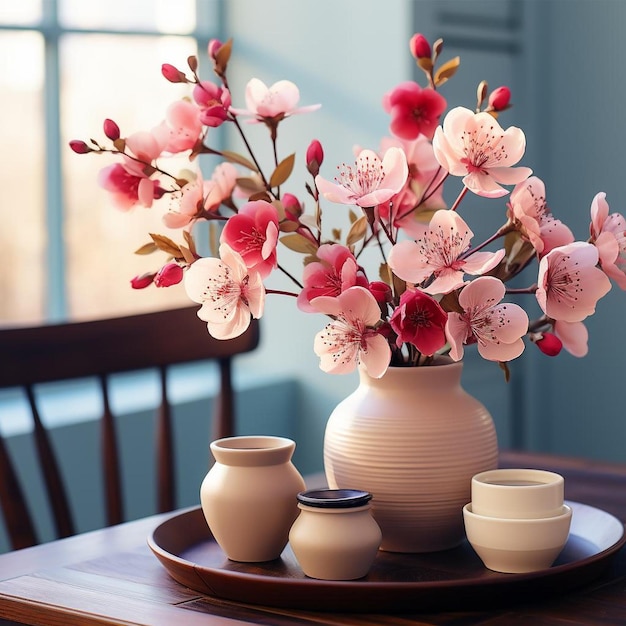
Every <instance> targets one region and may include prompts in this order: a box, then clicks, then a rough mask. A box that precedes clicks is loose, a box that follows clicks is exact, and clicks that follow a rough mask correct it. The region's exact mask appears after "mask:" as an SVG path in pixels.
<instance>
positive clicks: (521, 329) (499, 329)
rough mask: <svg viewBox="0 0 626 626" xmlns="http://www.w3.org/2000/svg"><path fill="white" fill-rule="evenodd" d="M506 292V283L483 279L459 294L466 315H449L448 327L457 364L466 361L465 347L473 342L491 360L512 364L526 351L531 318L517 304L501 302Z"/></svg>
mask: <svg viewBox="0 0 626 626" xmlns="http://www.w3.org/2000/svg"><path fill="white" fill-rule="evenodd" d="M505 292H506V289H505V287H504V283H503V282H502V281H501V280H499V279H497V278H494V277H493V276H481V277H480V278H476V279H475V280H473V281H472V282H471V283H469V284H468V285H466V286H465V287H464V288H463V290H462V291H461V293H460V294H459V305H460V306H461V307H462V308H463V313H457V312H451V313H448V323H447V324H446V337H447V338H448V341H449V342H450V346H451V349H450V356H451V357H452V358H453V359H454V360H455V361H459V360H461V359H462V358H463V346H464V345H469V344H472V343H476V344H478V352H479V354H480V355H481V356H482V357H483V358H484V359H487V360H489V361H501V362H504V361H510V360H512V359H515V358H517V357H518V356H519V355H520V354H521V353H522V352H523V351H524V341H523V340H522V337H523V336H524V335H525V334H526V332H527V330H528V315H526V312H525V311H524V309H522V307H520V306H518V305H517V304H510V303H500V301H501V300H502V298H504V294H505Z"/></svg>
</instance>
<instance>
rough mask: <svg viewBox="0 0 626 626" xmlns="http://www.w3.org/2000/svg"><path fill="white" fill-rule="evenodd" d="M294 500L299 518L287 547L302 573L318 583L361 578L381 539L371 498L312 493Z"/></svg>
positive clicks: (330, 491) (357, 492) (356, 493)
mask: <svg viewBox="0 0 626 626" xmlns="http://www.w3.org/2000/svg"><path fill="white" fill-rule="evenodd" d="M297 498H298V508H299V509H300V514H299V515H298V518H297V519H296V521H295V522H294V524H293V526H292V527H291V531H290V532H289V543H290V544H291V549H292V550H293V553H294V554H295V556H296V559H297V560H298V563H299V564H300V567H301V568H302V571H303V572H304V573H305V574H306V575H307V576H310V577H311V578H317V579H321V580H354V579H356V578H362V577H363V576H365V575H366V574H367V573H368V572H369V570H370V568H371V566H372V563H373V562H374V559H375V557H376V553H377V552H378V548H379V546H380V542H381V539H382V535H381V532H380V528H379V526H378V524H377V523H376V521H375V520H374V518H373V517H372V515H371V511H370V508H371V507H370V500H371V499H372V494H370V493H368V492H367V491H360V490H357V489H314V490H309V491H303V492H301V493H299V494H298V496H297Z"/></svg>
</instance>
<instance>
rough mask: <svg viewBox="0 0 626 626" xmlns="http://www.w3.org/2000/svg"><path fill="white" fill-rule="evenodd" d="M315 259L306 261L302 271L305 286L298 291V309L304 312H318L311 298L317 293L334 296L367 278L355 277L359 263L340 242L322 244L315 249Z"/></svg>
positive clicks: (363, 281) (363, 285)
mask: <svg viewBox="0 0 626 626" xmlns="http://www.w3.org/2000/svg"><path fill="white" fill-rule="evenodd" d="M317 258H318V259H319V260H318V261H313V262H312V263H308V264H307V265H306V266H305V268H304V271H303V273H302V282H303V283H304V288H303V289H302V291H301V292H300V293H299V294H298V301H297V303H298V308H299V309H300V310H301V311H306V312H307V313H313V312H315V311H317V309H316V308H315V307H313V306H312V305H311V300H313V299H314V298H318V297H320V296H331V297H336V296H338V295H339V294H340V293H341V292H343V291H345V290H346V289H348V288H349V287H354V286H355V285H357V284H361V286H362V287H365V286H367V280H366V279H365V277H364V276H363V275H362V274H361V279H360V280H359V276H358V265H357V262H356V259H355V258H354V255H353V254H352V252H350V250H348V248H346V247H345V246H342V245H339V244H323V245H321V246H320V247H319V248H318V249H317Z"/></svg>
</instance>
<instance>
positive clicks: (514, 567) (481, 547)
mask: <svg viewBox="0 0 626 626" xmlns="http://www.w3.org/2000/svg"><path fill="white" fill-rule="evenodd" d="M463 520H464V522H465V533H466V535H467V540H468V541H469V542H470V544H471V546H472V548H474V550H475V551H476V554H478V556H479V557H480V559H481V561H482V562H483V563H484V564H485V567H487V568H488V569H491V570H494V571H496V572H506V573H516V574H520V573H525V572H535V571H538V570H542V569H546V568H548V567H550V566H551V565H552V564H553V563H554V561H555V560H556V558H557V557H558V556H559V554H560V552H561V550H562V549H563V547H564V546H565V544H566V542H567V537H568V535H569V529H570V523H571V521H572V509H571V508H570V507H569V506H567V505H566V504H564V505H563V506H562V509H561V514H560V515H555V516H553V517H544V518H536V519H506V518H499V517H487V516H484V515H477V514H476V513H474V512H473V511H472V503H471V502H470V503H469V504H466V505H465V506H464V507H463Z"/></svg>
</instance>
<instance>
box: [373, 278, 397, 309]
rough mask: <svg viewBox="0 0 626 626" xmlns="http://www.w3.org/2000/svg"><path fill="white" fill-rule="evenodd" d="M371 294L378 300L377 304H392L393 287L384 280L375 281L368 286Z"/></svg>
mask: <svg viewBox="0 0 626 626" xmlns="http://www.w3.org/2000/svg"><path fill="white" fill-rule="evenodd" d="M367 289H368V290H369V292H370V293H371V294H372V295H373V296H374V298H376V302H378V304H380V305H383V306H384V305H387V304H389V303H390V302H391V300H392V297H393V293H392V291H391V287H390V286H389V285H388V284H387V283H384V282H383V281H382V280H373V281H372V282H371V283H369V285H367Z"/></svg>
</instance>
